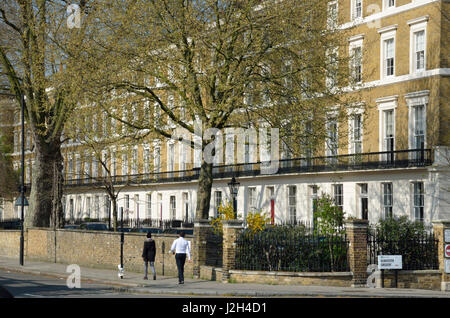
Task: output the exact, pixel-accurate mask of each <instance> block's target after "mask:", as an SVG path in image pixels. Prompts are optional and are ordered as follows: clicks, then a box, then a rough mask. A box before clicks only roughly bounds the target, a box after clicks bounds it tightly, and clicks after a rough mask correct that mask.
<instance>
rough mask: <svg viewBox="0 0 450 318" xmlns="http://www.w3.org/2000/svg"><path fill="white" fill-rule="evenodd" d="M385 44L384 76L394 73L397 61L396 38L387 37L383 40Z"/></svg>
mask: <svg viewBox="0 0 450 318" xmlns="http://www.w3.org/2000/svg"><path fill="white" fill-rule="evenodd" d="M383 46H384V59H383V61H384V76H393V75H394V70H395V69H394V67H395V65H394V63H395V42H394V39H393V38H391V39H387V40H384V41H383Z"/></svg>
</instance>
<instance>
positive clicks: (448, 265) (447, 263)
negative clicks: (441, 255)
mask: <svg viewBox="0 0 450 318" xmlns="http://www.w3.org/2000/svg"><path fill="white" fill-rule="evenodd" d="M444 271H445V273H446V274H450V259H444Z"/></svg>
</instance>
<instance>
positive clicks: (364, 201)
mask: <svg viewBox="0 0 450 318" xmlns="http://www.w3.org/2000/svg"><path fill="white" fill-rule="evenodd" d="M359 200H360V201H359V202H360V210H361V219H363V220H368V219H369V192H368V184H367V183H362V184H359Z"/></svg>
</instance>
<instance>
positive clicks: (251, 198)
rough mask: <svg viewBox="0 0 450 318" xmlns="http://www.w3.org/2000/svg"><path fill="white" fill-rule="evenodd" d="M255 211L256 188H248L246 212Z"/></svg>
mask: <svg viewBox="0 0 450 318" xmlns="http://www.w3.org/2000/svg"><path fill="white" fill-rule="evenodd" d="M255 211H256V188H255V187H249V188H248V212H255Z"/></svg>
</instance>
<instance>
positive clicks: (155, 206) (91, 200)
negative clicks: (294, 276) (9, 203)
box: [64, 166, 450, 224]
mask: <svg viewBox="0 0 450 318" xmlns="http://www.w3.org/2000/svg"><path fill="white" fill-rule="evenodd" d="M449 176H450V174H449V171H448V168H446V169H440V168H438V167H435V166H428V167H412V168H401V169H384V170H379V169H378V170H365V171H361V170H359V171H341V172H324V173H292V174H276V175H268V176H256V177H239V178H237V181H238V182H239V183H240V185H239V192H238V195H237V213H238V216H239V217H240V218H244V219H245V217H246V216H247V215H248V213H250V212H252V211H261V212H262V213H266V214H267V216H269V217H273V219H274V221H275V222H278V223H279V222H286V223H290V222H292V221H301V222H311V221H312V219H313V213H314V209H315V204H314V200H315V199H317V198H319V197H321V196H322V195H323V194H329V195H330V196H331V197H332V198H333V199H334V201H335V204H337V205H339V206H341V207H342V209H343V211H344V212H345V216H346V217H356V218H366V219H368V220H369V221H370V222H371V223H376V222H377V221H378V220H379V219H380V218H384V217H386V216H388V215H393V216H396V217H397V216H408V217H409V218H410V219H412V220H423V222H425V223H426V224H430V223H431V221H432V220H437V219H450V190H449V189H450V188H449V186H450V178H449ZM229 182H230V178H227V179H215V180H214V184H213V187H212V193H211V205H210V213H209V215H210V217H213V216H215V215H216V213H217V208H218V206H219V205H220V204H221V203H224V202H226V201H230V200H231V197H230V190H229V187H228V183H229ZM197 186H198V185H197V181H190V182H173V183H170V182H167V183H154V184H138V185H133V186H126V187H122V188H120V187H119V188H118V189H120V192H119V197H118V202H117V204H118V208H119V210H120V208H123V209H124V213H125V217H126V218H132V219H137V218H139V219H144V218H152V219H162V220H170V219H175V220H193V219H195V210H196V202H197ZM110 206H111V204H110V200H109V198H108V196H107V194H106V192H105V191H104V190H103V189H100V188H97V189H94V188H89V186H83V187H71V188H70V189H66V190H65V194H64V211H65V215H66V219H71V218H77V219H79V218H85V217H90V218H108V214H109V211H110Z"/></svg>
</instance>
